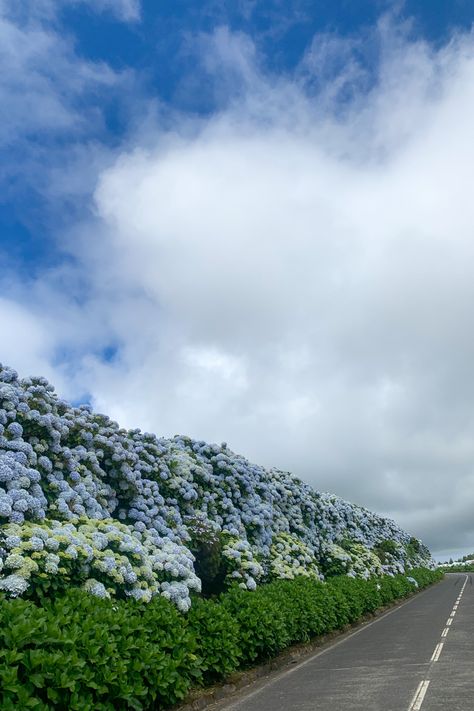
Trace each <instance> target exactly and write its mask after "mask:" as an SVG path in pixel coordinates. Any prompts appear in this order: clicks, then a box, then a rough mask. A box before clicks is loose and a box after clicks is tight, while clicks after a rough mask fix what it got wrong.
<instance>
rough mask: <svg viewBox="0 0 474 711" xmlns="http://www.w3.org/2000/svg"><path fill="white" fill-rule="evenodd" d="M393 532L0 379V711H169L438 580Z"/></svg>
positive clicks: (361, 512) (339, 504)
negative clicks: (197, 691) (200, 690)
mask: <svg viewBox="0 0 474 711" xmlns="http://www.w3.org/2000/svg"><path fill="white" fill-rule="evenodd" d="M434 567H435V565H434V562H433V561H432V559H431V555H430V552H429V550H428V549H427V548H426V546H424V545H423V543H422V542H421V541H419V540H418V539H416V538H414V537H413V536H411V535H410V534H409V533H407V532H405V531H403V530H402V529H401V528H400V527H399V526H397V524H396V523H395V522H393V521H391V520H390V519H387V518H385V517H383V516H380V515H378V514H375V513H372V512H370V511H368V510H367V509H364V508H362V507H360V506H356V505H354V504H351V503H349V502H347V501H344V500H343V499H340V498H338V497H336V496H333V495H331V494H323V493H319V492H317V491H315V490H314V489H312V487H310V486H309V485H308V484H305V483H304V482H302V481H301V480H300V479H298V478H296V477H294V476H292V475H291V474H290V473H288V472H283V471H280V470H277V469H266V468H264V467H260V466H258V465H255V464H252V463H251V462H249V461H248V460H247V459H245V457H242V456H239V455H237V454H235V453H233V452H232V451H231V450H230V449H229V448H228V447H227V445H226V444H225V443H222V444H220V445H215V444H208V443H206V442H203V441H196V440H193V439H191V438H189V437H182V436H180V437H174V438H172V439H165V438H159V437H157V436H155V435H154V434H149V433H143V432H141V431H140V430H138V429H136V430H125V429H122V428H120V427H119V425H118V424H117V423H115V422H113V421H112V420H110V419H109V418H108V417H107V416H105V415H100V414H97V413H95V412H94V411H93V410H92V408H91V407H89V406H88V405H81V406H80V407H73V406H71V405H70V404H69V403H67V402H65V401H63V400H61V399H60V398H59V397H58V396H57V395H56V393H55V392H54V388H53V387H52V386H51V385H50V384H49V383H48V382H47V381H46V380H45V379H44V378H41V377H37V378H25V379H20V378H19V377H18V375H17V373H16V372H15V371H14V370H12V369H11V368H8V367H3V366H1V365H0V708H1V711H9V710H10V709H11V710H13V709H15V710H16V709H30V708H31V709H39V710H41V709H50V708H51V709H54V708H57V709H64V710H66V709H67V710H68V711H69V710H74V709H81V710H82V709H152V708H167V707H169V706H170V705H172V704H174V703H176V702H177V701H179V700H181V699H183V698H184V697H185V695H186V694H187V692H188V691H189V689H190V688H193V687H195V686H198V685H203V684H204V685H205V684H209V683H212V682H215V681H218V680H220V679H222V678H225V677H226V676H227V675H229V674H231V673H232V672H234V671H236V670H238V669H242V668H245V667H248V666H250V665H252V664H256V663H258V662H260V661H262V660H264V659H268V658H271V657H272V656H275V655H276V654H278V653H279V652H280V651H281V650H283V649H285V648H286V647H288V646H289V645H292V644H295V643H300V642H305V641H307V640H309V639H312V638H314V637H315V636H318V635H322V634H326V633H328V632H330V631H332V630H336V629H340V628H341V627H344V626H345V625H346V624H349V623H352V622H354V621H356V620H358V619H359V618H360V617H361V616H363V615H364V614H366V613H368V612H373V611H374V610H376V609H377V608H379V607H380V606H383V605H384V604H386V603H388V602H391V601H393V600H397V599H400V598H403V597H404V596H406V595H409V594H410V593H411V592H413V591H414V590H416V589H417V588H418V587H423V586H425V585H426V584H429V583H431V582H433V581H435V580H437V579H438V578H439V576H440V575H441V573H439V572H433V568H434Z"/></svg>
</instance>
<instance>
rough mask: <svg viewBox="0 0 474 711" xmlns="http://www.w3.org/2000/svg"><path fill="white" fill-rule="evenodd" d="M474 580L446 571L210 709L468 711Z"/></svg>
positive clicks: (473, 687) (472, 689) (473, 670)
mask: <svg viewBox="0 0 474 711" xmlns="http://www.w3.org/2000/svg"><path fill="white" fill-rule="evenodd" d="M473 578H474V575H472V576H471V575H465V574H463V575H461V574H450V575H447V576H446V578H445V580H443V581H442V582H441V583H439V584H437V585H435V586H433V587H431V588H428V589H427V590H425V591H423V592H422V593H420V594H419V595H417V596H415V597H413V598H411V599H410V600H408V601H407V602H405V603H404V604H403V605H401V606H400V607H397V608H395V609H393V610H391V611H389V612H388V613H386V614H385V615H383V616H381V617H379V618H377V619H375V620H373V621H372V622H369V623H368V624H367V625H365V626H364V627H362V628H360V629H358V630H356V631H355V632H353V633H352V634H349V635H347V636H345V637H343V638H341V639H340V640H339V641H336V642H335V643H334V644H332V645H331V646H329V647H327V648H325V649H323V650H322V651H320V652H318V653H316V654H315V655H313V656H312V657H311V658H309V659H306V660H305V661H304V662H301V663H299V664H297V665H295V666H293V667H291V668H290V669H289V670H287V671H284V672H278V673H277V674H275V675H271V676H269V677H267V678H264V679H263V680H259V681H258V682H256V683H255V684H253V685H251V686H249V687H247V688H246V689H245V690H243V691H241V692H240V694H239V696H237V697H234V698H232V699H227V700H226V701H224V702H220V703H218V704H215V705H214V706H212V708H213V709H215V711H218V710H219V711H220V710H222V711H224V709H225V710H226V711H230V710H231V709H232V710H233V711H420V710H421V711H439V710H441V709H443V710H444V711H446V710H448V711H474V584H473ZM459 596H460V597H459Z"/></svg>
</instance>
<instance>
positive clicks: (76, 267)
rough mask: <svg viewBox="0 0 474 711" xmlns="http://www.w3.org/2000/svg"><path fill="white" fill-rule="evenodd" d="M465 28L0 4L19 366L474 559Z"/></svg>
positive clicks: (11, 312)
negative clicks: (273, 469)
mask: <svg viewBox="0 0 474 711" xmlns="http://www.w3.org/2000/svg"><path fill="white" fill-rule="evenodd" d="M473 19H474V8H473V6H472V3H471V2H468V1H467V0H451V1H449V2H448V0H443V1H441V0H431V1H430V2H420V1H419V0H418V1H416V2H415V0H412V1H408V0H407V2H405V3H402V2H400V3H393V2H391V3H388V2H382V1H380V2H378V1H372V2H368V1H366V0H360V1H359V2H354V0H347V1H342V0H340V1H339V2H336V1H334V0H332V1H331V2H322V1H321V2H314V1H313V2H310V1H309V0H295V2H293V3H288V2H283V1H282V0H281V1H280V0H274V1H273V2H258V0H236V1H235V2H232V3H230V2H222V1H219V2H218V1H217V0H216V1H215V2H204V3H194V2H190V1H187V2H184V1H182V0H176V1H175V2H173V3H171V2H168V1H167V0H166V1H163V0H154V1H152V0H142V1H141V2H140V0H94V1H93V0H35V1H34V2H33V0H31V1H30V0H15V1H13V0H0V62H1V63H2V72H0V107H1V108H0V111H1V121H0V150H1V151H2V162H1V169H0V187H1V191H0V269H1V271H0V329H1V332H2V334H3V339H2V352H1V353H0V360H1V361H3V362H6V363H8V364H9V365H11V366H13V367H16V368H17V369H18V370H19V372H20V374H21V375H28V374H32V373H36V374H43V375H46V376H47V377H48V378H49V379H51V381H52V382H53V383H54V384H55V385H56V386H57V389H58V391H59V392H60V393H61V395H64V396H65V397H68V398H69V399H71V400H73V401H74V402H82V401H90V402H92V403H93V405H94V406H95V407H97V408H98V409H100V410H101V411H104V412H107V413H108V414H110V415H111V416H112V417H114V418H116V419H117V420H119V421H120V422H121V423H122V424H124V425H125V426H130V427H134V426H140V427H142V428H143V429H147V430H153V431H155V432H157V433H159V434H163V435H173V434H176V433H185V434H189V435H191V436H194V437H197V438H202V439H207V440H213V441H222V440H225V441H228V442H229V444H230V446H231V447H233V448H234V449H235V450H236V451H240V452H242V453H243V454H245V455H247V456H249V457H250V458H251V459H254V460H256V461H259V462H261V463H262V464H265V465H270V466H271V465H275V466H279V467H282V468H285V469H289V470H291V471H294V472H295V473H296V474H298V475H299V476H301V477H303V478H305V479H306V480H307V481H310V482H311V483H312V484H314V485H315V486H316V487H317V488H320V489H324V490H328V491H333V492H335V493H337V494H339V495H341V496H344V497H346V498H348V499H351V500H353V501H356V502H359V503H361V504H363V505H365V506H367V507H369V508H372V509H374V510H377V511H380V512H383V513H386V514H388V515H391V516H392V517H394V518H396V519H397V521H399V522H400V523H401V524H402V525H404V526H405V527H407V528H408V529H410V530H412V531H413V533H414V534H416V535H419V536H421V537H423V538H424V539H425V540H426V542H427V543H428V544H429V545H430V546H431V547H432V548H433V549H434V550H436V551H438V552H440V554H443V553H444V552H446V554H448V553H449V554H451V553H452V552H458V551H464V550H466V551H469V550H472V545H473V542H474V521H473V519H472V513H471V512H472V509H473V505H474V494H473V493H472V492H474V486H473V483H474V468H473V462H474V415H473V414H472V401H473V398H474V385H473V384H472V376H471V369H472V368H471V364H472V359H473V358H474V337H473V336H472V335H471V334H472V333H474V329H473V328H472V317H471V304H472V302H473V299H474V287H473V284H474V278H473V277H474V274H473V271H474V254H473V249H472V236H471V233H472V223H473V220H474V214H473V212H474V205H473V201H472V197H471V188H470V186H471V185H472V179H473V177H474V176H473V175H472V172H473V169H472V166H473V165H474V154H473V153H474V148H473V146H474V140H473V138H474V136H473V135H472V133H473V129H472V126H471V124H472V120H471V117H472V115H473V111H474V89H473V87H474V38H473V34H472V22H473Z"/></svg>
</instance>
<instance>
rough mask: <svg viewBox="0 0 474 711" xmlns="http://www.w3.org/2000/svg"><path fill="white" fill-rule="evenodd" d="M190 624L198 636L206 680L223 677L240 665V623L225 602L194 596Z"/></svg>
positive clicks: (199, 661) (201, 664) (200, 661)
mask: <svg viewBox="0 0 474 711" xmlns="http://www.w3.org/2000/svg"><path fill="white" fill-rule="evenodd" d="M187 624H188V627H189V628H190V629H191V630H192V631H193V634H194V637H195V639H196V654H197V656H198V664H199V667H200V669H201V671H202V673H203V681H204V682H207V683H209V682H213V681H216V680H217V679H221V678H222V677H224V676H226V675H228V674H231V673H232V672H233V671H235V670H236V669H237V668H238V667H239V663H240V658H241V656H242V653H241V649H240V644H239V625H238V623H237V620H236V619H235V618H234V617H233V615H232V614H231V613H230V612H229V610H228V609H227V608H226V607H225V606H224V605H221V604H219V603H217V602H215V601H214V600H201V599H199V598H196V599H194V600H193V604H192V606H191V609H190V611H189V612H188V614H187Z"/></svg>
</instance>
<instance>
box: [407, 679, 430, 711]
mask: <svg viewBox="0 0 474 711" xmlns="http://www.w3.org/2000/svg"><path fill="white" fill-rule="evenodd" d="M429 685H430V682H429V681H428V680H427V679H425V681H420V683H419V684H418V688H417V690H416V691H415V696H414V697H413V699H412V702H411V704H410V707H409V709H408V711H419V710H420V709H421V704H422V703H423V699H424V698H425V694H426V691H427V689H428V687H429Z"/></svg>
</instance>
